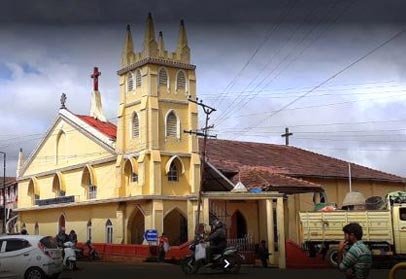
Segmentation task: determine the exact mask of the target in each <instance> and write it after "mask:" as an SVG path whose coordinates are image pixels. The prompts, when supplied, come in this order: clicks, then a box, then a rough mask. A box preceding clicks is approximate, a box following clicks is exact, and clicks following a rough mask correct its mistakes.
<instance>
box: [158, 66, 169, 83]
mask: <svg viewBox="0 0 406 279" xmlns="http://www.w3.org/2000/svg"><path fill="white" fill-rule="evenodd" d="M158 86H165V87H167V86H168V73H167V72H166V69H165V68H161V69H160V70H159V72H158Z"/></svg>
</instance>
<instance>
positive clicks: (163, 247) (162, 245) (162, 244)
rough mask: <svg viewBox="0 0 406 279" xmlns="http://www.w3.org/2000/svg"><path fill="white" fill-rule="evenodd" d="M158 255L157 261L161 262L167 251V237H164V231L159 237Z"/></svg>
mask: <svg viewBox="0 0 406 279" xmlns="http://www.w3.org/2000/svg"><path fill="white" fill-rule="evenodd" d="M158 247H159V255H158V261H160V262H163V261H165V255H166V253H167V252H168V251H169V239H168V238H167V237H166V234H165V233H162V235H161V236H160V237H159V245H158Z"/></svg>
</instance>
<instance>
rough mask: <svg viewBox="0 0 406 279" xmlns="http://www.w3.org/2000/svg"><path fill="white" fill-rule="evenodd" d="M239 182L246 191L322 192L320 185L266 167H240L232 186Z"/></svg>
mask: <svg viewBox="0 0 406 279" xmlns="http://www.w3.org/2000/svg"><path fill="white" fill-rule="evenodd" d="M239 181H241V182H242V183H243V184H244V186H245V187H247V189H251V188H254V187H260V188H262V190H265V191H273V190H276V191H279V192H282V193H284V192H285V193H295V192H322V191H323V188H322V186H321V185H319V184H316V183H312V182H308V181H305V180H302V179H298V178H293V177H289V176H285V175H282V174H277V173H274V172H273V170H272V169H270V170H268V169H267V168H266V167H242V168H241V169H240V173H239V175H235V176H234V177H233V178H232V182H233V183H234V184H236V183H238V182H239Z"/></svg>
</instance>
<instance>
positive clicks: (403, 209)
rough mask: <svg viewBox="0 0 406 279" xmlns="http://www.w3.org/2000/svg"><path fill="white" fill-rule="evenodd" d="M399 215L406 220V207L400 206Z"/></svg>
mask: <svg viewBox="0 0 406 279" xmlns="http://www.w3.org/2000/svg"><path fill="white" fill-rule="evenodd" d="M399 217H400V220H402V221H406V207H401V208H399Z"/></svg>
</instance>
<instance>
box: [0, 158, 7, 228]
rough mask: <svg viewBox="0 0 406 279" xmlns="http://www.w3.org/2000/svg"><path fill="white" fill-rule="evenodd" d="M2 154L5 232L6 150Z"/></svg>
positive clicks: (4, 226) (4, 220)
mask: <svg viewBox="0 0 406 279" xmlns="http://www.w3.org/2000/svg"><path fill="white" fill-rule="evenodd" d="M0 154H3V158H4V161H3V233H4V234H5V233H6V219H7V213H6V152H2V151H0Z"/></svg>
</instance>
